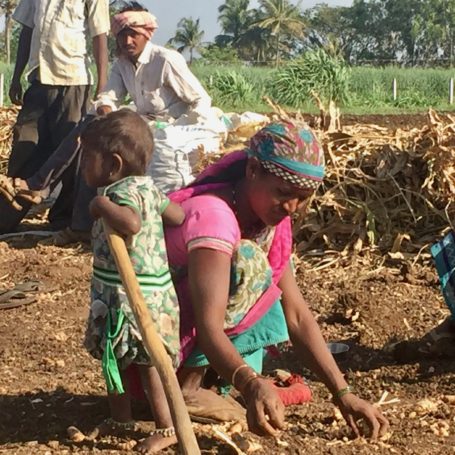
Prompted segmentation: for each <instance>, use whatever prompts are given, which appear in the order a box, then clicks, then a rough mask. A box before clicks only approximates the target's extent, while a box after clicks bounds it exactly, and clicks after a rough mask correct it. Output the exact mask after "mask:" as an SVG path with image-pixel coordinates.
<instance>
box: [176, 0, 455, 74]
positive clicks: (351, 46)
mask: <svg viewBox="0 0 455 455" xmlns="http://www.w3.org/2000/svg"><path fill="white" fill-rule="evenodd" d="M250 3H251V2H250V1H249V0H226V1H225V3H224V4H222V5H221V6H220V7H219V8H218V13H219V15H218V22H219V24H220V27H221V31H222V33H221V34H219V35H218V36H216V37H215V40H214V42H213V43H207V42H204V41H203V37H204V31H203V30H202V29H201V24H200V22H199V19H197V20H194V19H192V18H184V19H182V20H181V21H180V22H179V23H178V28H177V32H176V34H175V36H174V37H173V38H172V39H171V40H170V41H169V44H171V45H175V46H176V47H177V49H179V50H180V51H183V50H185V49H187V50H189V52H190V54H191V60H192V58H193V55H194V51H198V52H199V53H200V54H201V55H202V56H203V57H205V58H207V59H208V60H225V61H237V60H243V61H250V62H256V63H272V62H274V63H275V64H278V63H279V61H280V60H288V59H292V58H295V57H297V56H299V55H301V54H303V53H305V52H306V51H308V50H313V49H315V48H321V47H322V48H324V49H326V50H329V51H330V52H333V53H336V54H337V55H339V56H341V57H343V58H344V59H345V61H347V62H349V63H351V64H353V65H355V64H360V63H365V62H371V63H377V64H386V63H399V64H402V65H407V66H417V65H422V66H425V65H429V66H434V65H435V64H441V63H444V64H446V65H452V64H453V63H454V57H455V56H454V38H455V36H454V34H455V0H399V1H397V0H354V1H353V4H352V6H349V7H343V6H334V7H331V6H328V5H327V4H325V3H321V4H318V5H316V6H315V7H313V8H308V9H303V7H302V2H298V3H297V4H294V3H291V2H290V1H289V0H259V2H258V3H259V6H258V8H251V7H250Z"/></svg>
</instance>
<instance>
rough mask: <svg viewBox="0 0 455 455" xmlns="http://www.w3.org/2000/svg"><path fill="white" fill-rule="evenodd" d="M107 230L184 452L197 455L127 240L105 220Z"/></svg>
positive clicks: (183, 408)
mask: <svg viewBox="0 0 455 455" xmlns="http://www.w3.org/2000/svg"><path fill="white" fill-rule="evenodd" d="M104 231H105V233H106V237H107V240H108V242H109V247H110V249H111V253H112V255H113V256H114V259H115V263H116V265H117V270H118V272H119V274H120V277H121V278H122V283H123V287H124V288H125V291H126V295H127V296H128V301H129V303H130V306H131V309H132V310H133V313H134V317H135V319H136V323H137V326H138V328H139V331H140V333H141V336H142V341H143V343H144V346H145V349H146V351H147V353H148V355H149V356H150V359H151V360H152V364H153V366H154V367H155V368H156V369H157V370H158V374H159V375H160V378H161V381H162V383H163V386H164V391H165V393H166V398H167V401H168V403H169V407H170V410H171V415H172V421H173V422H174V426H175V431H176V433H177V439H178V441H179V443H180V448H181V451H182V453H183V454H188V455H198V454H200V453H201V452H200V450H199V447H198V445H197V441H196V437H195V435H194V432H193V427H192V425H191V420H190V417H189V415H188V411H187V409H186V406H185V401H184V400H183V395H182V391H181V390H180V386H179V383H178V381H177V377H176V375H175V372H174V368H173V366H172V362H171V359H170V357H169V355H168V354H167V352H166V350H165V348H164V346H163V343H162V341H161V339H160V337H159V336H158V333H157V332H156V330H155V327H154V326H153V321H152V318H151V317H150V314H149V312H148V311H147V306H146V304H145V301H144V296H143V295H142V292H141V288H140V287H139V283H138V281H137V277H136V273H135V272H134V269H133V265H132V264H131V260H130V257H129V255H128V251H127V249H126V245H125V242H124V240H123V238H122V237H120V236H119V235H118V234H116V233H115V232H114V231H113V230H112V228H111V227H110V226H108V225H107V223H104Z"/></svg>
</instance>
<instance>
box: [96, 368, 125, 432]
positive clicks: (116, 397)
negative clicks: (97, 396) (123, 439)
mask: <svg viewBox="0 0 455 455" xmlns="http://www.w3.org/2000/svg"><path fill="white" fill-rule="evenodd" d="M125 376H126V375H123V374H121V377H122V383H123V388H124V390H125V393H122V394H118V393H108V395H107V400H108V403H109V410H110V413H111V416H110V418H109V419H106V420H105V421H103V422H102V423H101V424H99V425H98V426H97V427H96V428H95V429H94V430H93V431H92V432H91V433H90V434H89V438H90V439H95V438H97V437H103V436H107V435H112V436H122V435H123V434H124V433H125V432H129V431H132V430H134V421H133V415H132V410H131V396H130V391H129V386H128V380H127V378H126V377H125Z"/></svg>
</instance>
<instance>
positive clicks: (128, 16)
mask: <svg viewBox="0 0 455 455" xmlns="http://www.w3.org/2000/svg"><path fill="white" fill-rule="evenodd" d="M111 28H112V33H113V34H114V36H115V37H117V35H118V34H119V33H120V32H121V31H122V30H124V29H125V28H130V29H132V30H134V31H135V32H136V33H140V34H141V35H144V36H145V37H146V38H147V39H150V38H151V37H152V35H153V32H154V31H155V30H156V29H157V28H158V22H157V20H156V17H155V16H154V15H153V14H150V13H149V12H148V11H124V12H123V13H119V14H116V15H115V16H114V17H113V18H112V22H111Z"/></svg>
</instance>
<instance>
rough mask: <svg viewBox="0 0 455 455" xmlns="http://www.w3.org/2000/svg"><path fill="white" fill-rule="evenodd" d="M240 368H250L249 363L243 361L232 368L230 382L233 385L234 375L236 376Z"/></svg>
mask: <svg viewBox="0 0 455 455" xmlns="http://www.w3.org/2000/svg"><path fill="white" fill-rule="evenodd" d="M242 368H250V366H249V365H247V364H246V363H244V364H243V365H240V366H239V367H237V368H236V369H235V370H234V373H232V378H231V384H232V385H233V386H234V387H235V377H236V376H237V373H238V372H239V371H240V370H241V369H242Z"/></svg>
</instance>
